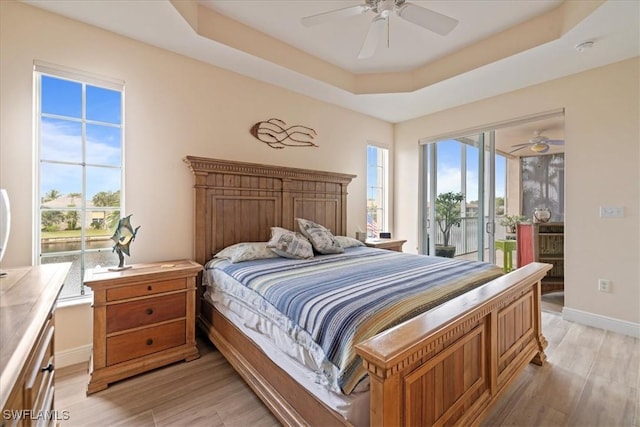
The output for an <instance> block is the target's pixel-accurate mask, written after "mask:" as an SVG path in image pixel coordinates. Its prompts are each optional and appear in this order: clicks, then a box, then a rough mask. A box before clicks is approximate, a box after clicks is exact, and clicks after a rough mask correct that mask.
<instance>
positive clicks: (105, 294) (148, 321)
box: [84, 260, 202, 394]
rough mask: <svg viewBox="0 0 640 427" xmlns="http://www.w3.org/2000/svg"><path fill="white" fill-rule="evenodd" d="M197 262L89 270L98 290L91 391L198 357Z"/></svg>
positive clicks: (95, 293)
mask: <svg viewBox="0 0 640 427" xmlns="http://www.w3.org/2000/svg"><path fill="white" fill-rule="evenodd" d="M201 270H202V266H201V265H200V264H198V263H196V262H193V261H188V260H182V261H168V262H162V263H151V264H135V265H133V266H132V268H129V269H126V270H121V271H109V270H107V269H106V268H102V269H94V270H88V271H87V272H86V274H85V280H84V283H85V285H86V286H89V287H90V288H91V289H92V290H93V354H92V359H91V366H90V368H89V373H90V377H89V385H88V387H87V394H91V393H94V392H96V391H100V390H104V389H106V388H107V387H108V386H109V384H110V383H112V382H115V381H118V380H121V379H124V378H128V377H130V376H132V375H136V374H139V373H142V372H146V371H148V370H151V369H154V368H158V367H160V366H164V365H167V364H169V363H172V362H177V361H180V360H185V361H190V360H193V359H197V358H198V357H199V356H200V354H199V353H198V348H197V347H196V341H195V306H196V301H195V297H196V277H197V276H198V273H199V272H200V271H201Z"/></svg>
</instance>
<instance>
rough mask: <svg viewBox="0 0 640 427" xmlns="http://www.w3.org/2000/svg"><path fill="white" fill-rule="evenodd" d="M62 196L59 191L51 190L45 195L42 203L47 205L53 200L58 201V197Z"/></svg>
mask: <svg viewBox="0 0 640 427" xmlns="http://www.w3.org/2000/svg"><path fill="white" fill-rule="evenodd" d="M60 196H61V194H60V192H59V191H58V190H49V191H48V192H46V193H44V197H43V198H42V202H43V203H46V202H50V201H52V200H55V199H57V198H58V197H60Z"/></svg>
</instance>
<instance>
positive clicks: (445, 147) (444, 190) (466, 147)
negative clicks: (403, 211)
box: [420, 132, 496, 262]
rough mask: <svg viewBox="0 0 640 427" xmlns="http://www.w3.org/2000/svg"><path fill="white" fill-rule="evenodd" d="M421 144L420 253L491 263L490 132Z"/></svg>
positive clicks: (493, 197)
mask: <svg viewBox="0 0 640 427" xmlns="http://www.w3.org/2000/svg"><path fill="white" fill-rule="evenodd" d="M422 148H423V150H422V159H421V164H422V195H421V197H422V202H421V207H422V212H421V215H422V227H421V229H422V235H421V239H420V251H421V253H424V254H434V255H443V254H446V253H447V251H449V252H450V253H452V254H453V256H455V257H465V258H467V259H477V260H481V261H489V262H494V240H495V239H494V231H495V215H496V212H495V207H496V203H495V200H496V195H495V188H496V181H495V168H496V155H495V143H494V132H483V133H478V134H473V135H468V136H463V137H456V138H450V139H444V140H439V141H435V142H432V143H428V144H424V145H423V147H422ZM446 247H449V249H447V248H446ZM454 248H455V249H454ZM445 256H448V255H445Z"/></svg>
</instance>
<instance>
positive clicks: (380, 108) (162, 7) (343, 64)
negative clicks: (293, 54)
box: [23, 0, 640, 123]
mask: <svg viewBox="0 0 640 427" xmlns="http://www.w3.org/2000/svg"><path fill="white" fill-rule="evenodd" d="M23 1H24V2H25V3H28V4H31V5H34V6H37V7H41V8H43V9H47V10H50V11H52V12H55V13H58V14H61V15H64V16H68V17H70V18H73V19H77V20H79V21H83V22H86V23H89V24H92V25H95V26H97V27H101V28H104V29H107V30H110V31H113V32H115V33H118V34H122V35H125V36H128V37H131V38H133V39H136V40H140V41H143V42H146V43H149V44H152V45H155V46H158V47H161V48H165V49H168V50H171V51H174V52H178V53H181V54H184V55H187V56H190V57H193V58H196V59H199V60H201V61H204V62H207V63H211V64H213V65H216V66H219V67H222V68H226V69H229V70H232V71H235V72H237V73H240V74H243V75H246V76H249V77H252V78H255V79H258V80H262V81H265V82H268V83H271V84H275V85H278V86H281V87H285V88H287V89H288V90H292V91H295V92H299V93H301V94H304V95H307V96H310V97H313V98H316V99H319V100H322V101H325V102H329V103H332V104H336V105H340V106H343V107H345V108H349V109H352V110H355V111H358V112H361V113H364V114H368V115H371V116H374V117H377V118H380V119H382V120H386V121H389V122H392V123H396V122H399V121H404V120H408V119H411V118H414V117H419V116H422V115H426V114H430V113H433V112H436V111H440V110H443V109H447V108H451V107H454V106H457V105H461V104H465V103H468V102H472V101H475V100H479V99H483V98H486V97H490V96H495V95H497V94H500V93H505V92H509V91H512V90H516V89H519V88H522V87H526V86H530V85H533V84H536V83H541V82H544V81H547V80H551V79H555V78H559V77H562V76H566V75H569V74H573V73H576V72H580V71H584V70H588V69H591V68H595V67H598V66H603V65H606V64H609V63H613V62H617V61H621V60H624V59H627V58H631V57H634V56H638V55H639V54H640V30H639V27H640V2H638V1H637V0H609V1H606V2H604V4H603V5H602V6H600V7H598V8H597V9H596V10H595V11H594V12H593V13H591V14H590V15H589V16H587V17H586V18H585V19H584V20H582V21H581V22H580V23H579V24H577V25H576V26H575V27H574V28H572V29H571V30H570V31H568V32H566V33H565V34H564V35H562V37H560V38H559V39H557V40H554V41H551V42H548V43H544V44H541V45H539V46H538V47H535V48H531V49H528V50H524V51H522V52H520V53H517V54H515V55H512V56H510V57H507V58H503V59H500V60H496V61H495V62H492V63H489V64H486V65H483V66H480V67H477V68H475V69H473V70H470V71H467V72H462V73H459V74H458V75H455V76H453V77H451V78H446V79H442V80H440V81H437V82H435V83H433V84H429V85H427V86H425V87H424V88H421V89H418V90H415V91H412V92H407V93H375V94H354V93H352V92H350V91H347V90H344V89H341V88H339V87H336V86H334V85H332V84H330V83H327V82H326V81H323V80H322V79H318V78H313V77H310V76H308V75H305V74H304V73H300V72H296V71H294V70H291V69H289V68H287V67H285V66H283V65H279V64H276V63H275V61H273V62H272V61H269V60H267V59H265V58H264V57H262V58H261V57H258V56H254V55H251V54H249V53H246V52H244V51H242V50H240V49H235V48H232V47H230V46H227V45H225V44H223V43H221V42H218V41H214V40H212V39H209V38H206V37H203V36H201V35H199V34H197V33H196V31H194V29H193V28H192V27H191V26H190V25H189V24H188V23H187V21H186V20H185V19H184V18H183V16H182V15H181V14H180V13H179V12H178V11H177V10H176V7H174V5H173V4H172V3H171V2H170V1H169V0H153V1H137V0H121V1H109V0H92V1H70V0H23ZM362 1H364V0H362ZM581 1H582V0H581ZM175 2H176V3H182V4H185V3H187V2H190V3H195V0H175ZM411 2H412V3H416V4H419V5H420V6H423V7H426V8H431V9H432V10H435V11H437V12H440V13H443V14H446V15H449V16H452V17H454V18H456V19H458V20H459V21H460V23H459V25H458V26H457V27H456V28H455V29H454V30H453V31H452V32H451V33H450V34H449V35H448V36H445V37H442V36H437V35H434V34H431V33H429V32H428V31H427V30H424V29H422V28H420V27H417V26H415V25H413V24H411V23H409V22H407V21H404V20H401V19H399V18H397V17H392V18H394V19H393V20H392V21H391V23H390V47H389V48H388V49H387V48H384V47H383V49H381V50H379V51H377V52H376V55H375V56H374V57H373V58H371V59H369V60H362V61H358V60H356V59H355V57H356V56H357V51H358V50H359V48H360V45H361V43H362V40H363V38H364V36H365V34H366V30H367V26H368V24H369V21H370V19H371V18H372V17H373V14H372V12H368V13H367V14H365V15H362V16H356V17H351V18H346V19H345V20H340V21H337V22H332V23H330V24H324V25H321V26H318V27H312V28H306V27H303V26H302V25H301V24H300V18H302V17H304V16H307V15H311V14H314V13H320V12H323V11H328V10H333V9H338V8H341V7H346V6H351V5H354V4H359V3H360V1H359V0H201V1H200V2H199V4H201V5H206V7H207V8H209V9H213V10H215V11H216V12H217V13H219V14H222V15H226V16H228V17H229V18H232V19H233V20H235V21H238V22H241V23H245V24H247V25H249V26H251V27H254V28H255V29H257V30H259V31H261V32H263V33H265V34H268V35H270V36H271V37H272V38H275V39H279V40H281V41H284V42H286V43H287V44H290V45H292V46H294V47H296V48H298V49H300V50H303V51H306V52H307V53H309V54H311V55H315V56H317V57H318V58H321V59H322V60H324V61H326V62H329V63H332V64H335V65H337V66H339V67H340V68H342V69H344V70H347V71H349V72H351V73H365V72H366V73H375V72H382V71H398V70H399V71H402V70H408V69H409V70H410V69H412V68H414V67H416V66H421V65H424V64H429V63H430V62H432V61H434V60H435V59H439V58H446V57H447V56H451V55H454V54H455V52H456V51H458V50H459V49H461V48H463V47H465V46H468V45H470V44H473V43H474V42H477V41H478V40H479V39H482V38H484V37H487V36H490V35H492V34H495V33H496V32H500V31H502V30H504V29H505V28H508V27H511V26H513V25H517V24H518V23H521V22H523V21H526V20H528V19H531V18H532V17H534V16H535V15H538V14H541V13H544V12H545V11H548V10H550V9H553V8H555V7H557V6H558V4H560V3H561V0H517V1H507V0H497V1H494V0H448V1H441V0H434V1H422V0H413V1H411ZM197 5H198V4H195V6H197ZM587 40H592V41H594V42H595V46H594V47H593V48H592V49H590V50H588V51H585V52H582V53H578V52H577V51H576V50H575V49H574V47H575V46H576V45H577V44H579V43H582V42H584V41H587ZM495 76H500V78H495Z"/></svg>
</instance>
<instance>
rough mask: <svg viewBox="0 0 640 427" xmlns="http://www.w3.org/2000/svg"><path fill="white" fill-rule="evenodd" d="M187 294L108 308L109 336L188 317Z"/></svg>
mask: <svg viewBox="0 0 640 427" xmlns="http://www.w3.org/2000/svg"><path fill="white" fill-rule="evenodd" d="M186 301H187V297H186V293H184V292H180V293H177V294H171V295H163V296H158V297H152V298H145V299H141V300H137V301H131V302H125V303H121V304H113V305H109V306H107V334H110V333H112V332H118V331H124V330H126V329H131V328H137V327H139V326H145V325H151V324H153V323H158V322H163V321H165V320H171V319H177V318H180V317H184V316H185V315H186V307H187V306H186Z"/></svg>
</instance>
